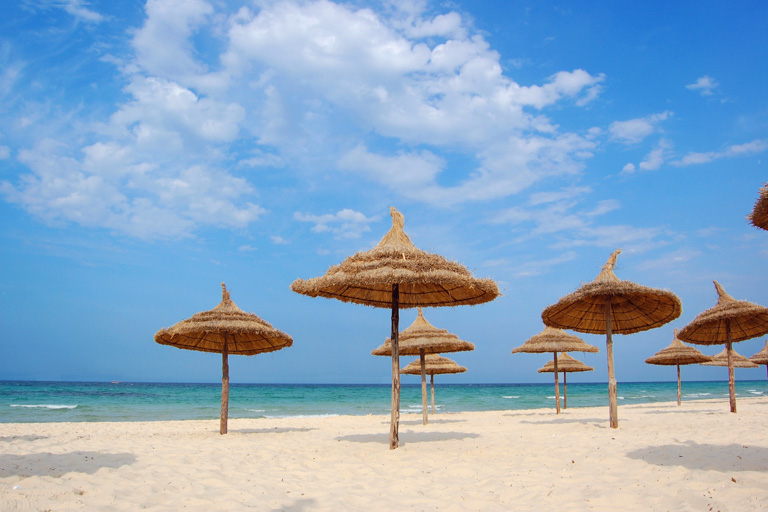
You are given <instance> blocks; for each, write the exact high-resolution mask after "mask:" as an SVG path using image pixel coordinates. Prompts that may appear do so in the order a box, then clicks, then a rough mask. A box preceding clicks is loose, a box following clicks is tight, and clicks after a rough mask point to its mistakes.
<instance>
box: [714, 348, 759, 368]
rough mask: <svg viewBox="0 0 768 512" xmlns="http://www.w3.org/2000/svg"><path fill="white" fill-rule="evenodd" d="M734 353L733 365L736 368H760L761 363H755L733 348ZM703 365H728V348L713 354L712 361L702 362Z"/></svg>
mask: <svg viewBox="0 0 768 512" xmlns="http://www.w3.org/2000/svg"><path fill="white" fill-rule="evenodd" d="M731 354H732V355H733V367H734V368H758V367H759V366H760V365H759V364H755V363H753V362H752V361H750V360H749V359H747V358H746V357H744V356H743V355H741V354H739V353H738V352H736V351H735V350H733V349H732V350H731ZM701 365H702V366H728V350H727V349H723V350H721V351H720V353H718V354H717V355H716V356H712V360H711V361H707V362H706V363H701Z"/></svg>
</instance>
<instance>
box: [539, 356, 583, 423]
mask: <svg viewBox="0 0 768 512" xmlns="http://www.w3.org/2000/svg"><path fill="white" fill-rule="evenodd" d="M557 371H559V372H563V409H567V408H568V379H567V378H566V375H567V374H569V373H572V372H591V371H594V368H592V367H591V366H587V365H585V364H584V363H582V362H581V361H579V360H578V359H575V358H573V357H571V356H569V355H568V354H566V353H562V354H560V358H559V359H558V361H557ZM554 372H555V361H554V360H552V361H550V362H548V363H547V364H545V365H544V366H542V367H541V368H539V373H554Z"/></svg>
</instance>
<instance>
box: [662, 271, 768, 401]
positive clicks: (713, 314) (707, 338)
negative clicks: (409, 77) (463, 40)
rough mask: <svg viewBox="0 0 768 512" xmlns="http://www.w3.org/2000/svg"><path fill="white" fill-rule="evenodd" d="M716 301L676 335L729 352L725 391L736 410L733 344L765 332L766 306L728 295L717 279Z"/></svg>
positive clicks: (685, 339) (766, 324) (767, 310)
mask: <svg viewBox="0 0 768 512" xmlns="http://www.w3.org/2000/svg"><path fill="white" fill-rule="evenodd" d="M714 283H715V289H716V290H717V295H718V299H717V304H716V305H715V306H714V307H711V308H709V309H708V310H706V311H704V312H702V313H699V316H697V317H696V318H694V319H693V321H692V322H691V323H689V324H688V325H686V326H685V327H683V328H682V329H681V330H680V332H679V333H678V334H677V336H678V337H679V338H680V339H681V340H683V341H687V342H688V343H696V344H697V345H722V344H723V343H725V350H726V352H727V353H728V360H729V363H728V393H729V394H730V398H731V412H736V384H735V377H734V374H733V365H732V364H731V362H732V360H733V358H732V357H731V355H732V353H733V346H732V345H733V343H734V342H738V341H744V340H748V339H750V338H756V337H757V336H762V335H764V334H768V308H765V307H763V306H758V305H757V304H753V303H752V302H747V301H745V300H736V299H734V298H733V297H731V296H730V295H728V294H727V293H726V292H725V290H724V289H723V287H722V286H720V284H718V282H717V281H715V282H714Z"/></svg>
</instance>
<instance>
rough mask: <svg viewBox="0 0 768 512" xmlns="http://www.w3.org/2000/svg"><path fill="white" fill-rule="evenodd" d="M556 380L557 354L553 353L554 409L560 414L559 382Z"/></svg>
mask: <svg viewBox="0 0 768 512" xmlns="http://www.w3.org/2000/svg"><path fill="white" fill-rule="evenodd" d="M557 379H558V375H557V352H555V409H557V414H560V382H558V380H557Z"/></svg>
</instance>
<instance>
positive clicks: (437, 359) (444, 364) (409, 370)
mask: <svg viewBox="0 0 768 512" xmlns="http://www.w3.org/2000/svg"><path fill="white" fill-rule="evenodd" d="M424 371H425V372H426V374H427V375H429V383H430V388H431V389H432V414H435V375H438V374H440V375H444V374H446V373H464V372H466V371H467V368H466V367H465V366H459V365H458V364H457V363H456V361H454V360H453V359H448V358H447V357H442V356H441V355H440V354H427V355H426V356H425V368H424ZM400 373H401V374H407V375H421V358H419V359H416V360H415V361H411V363H410V364H409V365H408V366H406V367H405V368H403V369H402V370H400ZM423 391H424V388H423V386H422V392H423ZM422 396H423V395H422Z"/></svg>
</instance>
